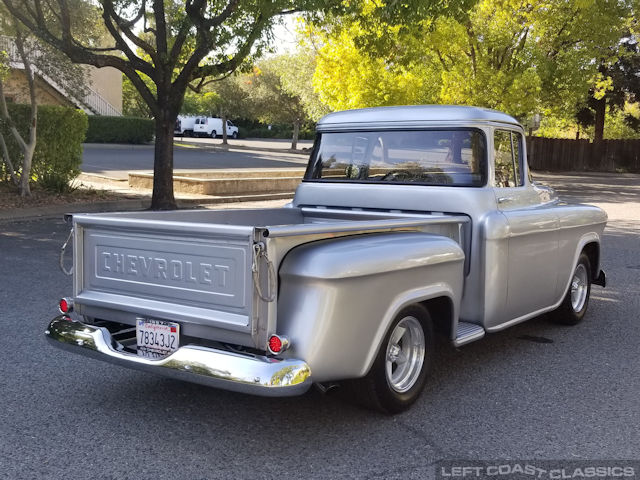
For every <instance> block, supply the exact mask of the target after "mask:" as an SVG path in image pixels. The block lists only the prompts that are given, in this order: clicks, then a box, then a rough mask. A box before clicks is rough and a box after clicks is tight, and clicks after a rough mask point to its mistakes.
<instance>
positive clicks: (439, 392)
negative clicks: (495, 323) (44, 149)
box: [0, 175, 640, 479]
mask: <svg viewBox="0 0 640 480" xmlns="http://www.w3.org/2000/svg"><path fill="white" fill-rule="evenodd" d="M544 178H545V180H547V181H550V183H554V184H556V185H558V186H559V187H560V189H561V191H562V192H563V193H564V194H565V195H567V196H568V197H572V198H581V197H585V199H588V198H589V197H590V198H592V199H594V200H595V201H596V203H598V204H599V205H601V206H603V207H604V208H605V209H607V211H608V213H609V215H610V218H611V221H610V223H609V226H608V227H607V230H606V234H605V238H604V244H605V246H604V252H603V263H604V268H605V269H606V271H607V277H608V283H609V285H608V286H607V288H606V289H601V288H600V287H594V289H593V291H592V298H591V303H590V306H589V312H588V314H587V317H586V318H585V321H584V322H583V323H582V324H580V325H579V326H576V327H560V326H557V325H554V324H551V323H549V322H548V321H547V320H546V319H545V318H544V317H541V318H538V319H534V320H532V321H529V322H527V323H524V324H521V325H518V326H515V327H513V328H511V329H509V330H506V331H504V332H501V333H496V334H492V335H489V336H488V337H486V338H485V339H483V340H481V341H479V342H475V343H472V344H470V345H468V346H465V347H462V348H460V349H459V350H455V349H454V348H452V347H450V346H449V345H448V344H446V343H441V344H439V345H438V355H437V358H438V360H437V362H436V365H435V369H434V372H433V375H432V377H431V380H430V383H429V384H428V387H427V389H426V391H425V392H424V393H423V395H422V397H421V398H420V399H419V401H418V402H417V404H415V405H414V406H413V408H412V409H411V410H409V411H408V412H406V413H403V414H401V415H398V416H394V417H389V416H384V415H380V414H377V413H372V412H369V411H366V410H361V409H359V408H357V407H355V406H352V405H350V404H348V403H345V402H343V401H341V400H340V399H338V398H337V397H336V396H332V395H329V396H323V395H321V394H320V393H318V392H317V391H315V390H312V391H310V393H309V394H307V395H305V396H302V397H299V398H290V399H267V398H259V397H252V396H245V395H241V394H235V393H230V392H225V391H219V390H215V389H210V388H206V387H201V386H197V385H192V384H188V383H182V382H178V381H173V380H168V379H165V378H161V377H157V376H154V375H151V374H145V373H141V372H136V371H131V370H127V369H123V368H119V367H116V366H112V365H109V364H106V363H101V362H98V361H95V360H89V359H85V358H84V357H79V356H75V355H73V354H70V353H67V352H63V351H61V350H57V349H54V348H53V347H51V346H49V345H48V344H47V343H46V342H45V339H44V336H43V331H44V328H45V326H46V323H47V321H48V320H49V319H50V318H52V317H53V316H54V315H55V304H56V301H57V299H58V298H59V297H61V296H63V295H68V294H69V293H70V292H71V280H70V279H69V277H65V276H64V275H63V274H62V273H61V272H60V271H59V270H58V267H57V254H58V249H59V247H60V244H61V243H62V242H63V240H64V237H65V235H66V232H67V228H66V226H65V225H64V224H63V223H62V222H61V221H58V220H40V221H34V222H31V223H27V222H23V223H9V224H6V223H5V224H0V265H1V266H2V269H1V273H0V305H3V306H4V308H3V312H2V313H0V325H2V327H3V329H2V334H1V335H0V365H2V375H1V376H0V401H1V405H2V408H0V478H8V479H32V478H35V479H39V478H46V479H102V478H108V479H128V478H131V479H151V478H153V479H165V478H166V479H175V478H186V479H214V478H215V479H217V478H220V479H229V478H243V479H244V478H247V479H270V478H274V479H275V478H278V479H280V478H305V479H307V478H313V479H315V478H323V479H335V478H362V479H365V478H366V479H371V478H380V479H383V478H384V479H388V478H430V477H431V476H432V474H433V465H434V463H435V462H436V461H438V460H441V459H507V458H510V459H571V460H575V459H634V458H635V459H638V458H639V457H640V455H639V445H640V408H639V405H640V403H639V400H638V399H639V398H640V375H639V374H638V373H639V372H640V355H639V345H640V330H639V329H638V318H639V317H640V241H639V240H638V238H639V236H638V235H639V234H640V220H639V219H640V187H639V186H638V185H639V184H640V176H637V175H636V176H602V177H588V178H586V179H585V178H584V177H570V176H550V177H544Z"/></svg>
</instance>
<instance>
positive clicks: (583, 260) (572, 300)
mask: <svg viewBox="0 0 640 480" xmlns="http://www.w3.org/2000/svg"><path fill="white" fill-rule="evenodd" d="M590 294H591V262H589V257H588V256H587V254H586V253H584V252H582V253H581V254H580V257H578V263H577V264H576V268H575V269H574V271H573V275H572V276H571V283H570V284H569V290H568V291H567V295H566V296H565V297H564V300H562V303H561V304H560V306H559V307H558V308H557V309H556V310H554V311H553V312H552V319H553V321H554V322H556V323H561V324H563V325H576V324H578V323H580V322H581V321H582V319H583V318H584V315H585V313H587V307H588V306H589V295H590Z"/></svg>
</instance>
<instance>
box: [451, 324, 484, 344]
mask: <svg viewBox="0 0 640 480" xmlns="http://www.w3.org/2000/svg"><path fill="white" fill-rule="evenodd" d="M482 337H484V328H482V327H481V326H480V325H478V324H475V323H470V322H460V321H459V322H458V332H457V334H456V338H455V340H454V341H453V345H454V346H456V347H459V346H461V345H465V344H467V343H471V342H473V341H475V340H480V339H481V338H482Z"/></svg>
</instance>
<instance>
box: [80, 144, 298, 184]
mask: <svg viewBox="0 0 640 480" xmlns="http://www.w3.org/2000/svg"><path fill="white" fill-rule="evenodd" d="M202 140H207V139H202ZM209 142H215V140H211V139H209ZM203 143H205V146H207V144H206V142H203ZM218 143H219V141H218ZM153 148H154V147H153V145H98V144H85V145H84V146H83V149H84V151H83V156H82V166H81V167H80V169H81V170H82V171H83V172H84V173H94V174H99V175H105V176H108V177H113V178H120V179H124V178H128V175H127V174H128V172H130V171H134V170H146V171H152V170H153ZM307 160H308V157H307V156H305V155H299V154H295V153H286V152H282V153H280V152H265V151H260V150H255V151H252V150H234V149H233V148H231V149H230V150H229V151H218V150H212V149H206V148H196V147H192V148H188V147H175V149H174V152H173V163H174V169H175V170H186V169H198V170H201V169H219V168H282V167H285V168H286V167H289V168H291V167H293V168H304V167H305V166H306V165H307Z"/></svg>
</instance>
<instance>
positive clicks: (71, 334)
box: [45, 315, 312, 397]
mask: <svg viewBox="0 0 640 480" xmlns="http://www.w3.org/2000/svg"><path fill="white" fill-rule="evenodd" d="M45 335H46V337H47V339H48V340H49V342H51V343H52V344H53V345H55V346H56V347H58V348H62V349H64V350H69V351H71V352H76V353H80V354H82V355H86V356H89V357H93V358H97V359H99V360H104V361H107V362H111V363H115V364H117V365H122V366H124V367H129V368H135V369H138V370H144V371H148V372H154V373H157V374H160V375H165V376H168V377H173V378H177V379H180V380H185V381H188V382H194V383H200V384H203V385H208V386H211V387H216V388H222V389H225V390H233V391H237V392H243V393H250V394H254V395H263V396H268V397H279V396H291V395H300V394H302V393H304V392H306V391H307V390H308V389H309V387H310V386H311V383H312V381H311V369H310V368H309V366H308V365H307V364H306V363H305V362H303V361H301V360H293V359H283V360H280V359H274V358H270V357H264V356H258V355H250V354H247V355H244V354H239V353H234V352H228V351H224V350H218V349H215V348H210V347H202V346H197V345H187V346H184V347H180V348H179V349H178V350H177V351H175V352H174V353H172V354H171V355H169V356H168V357H165V358H162V359H159V360H151V359H148V358H143V357H140V356H137V355H134V354H131V353H126V352H123V351H119V350H116V349H115V348H114V346H115V345H117V342H115V341H114V340H113V338H112V337H111V334H110V333H109V331H108V330H107V329H106V328H103V327H96V326H93V325H87V324H85V323H81V322H76V321H73V320H71V319H70V318H69V317H66V316H64V315H61V316H58V317H56V318H54V319H53V320H52V321H51V323H50V324H49V327H48V328H47V330H46V332H45Z"/></svg>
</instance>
